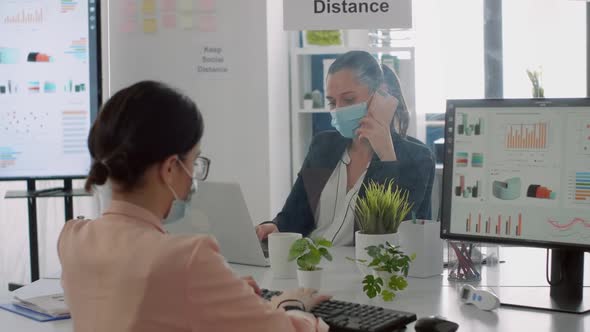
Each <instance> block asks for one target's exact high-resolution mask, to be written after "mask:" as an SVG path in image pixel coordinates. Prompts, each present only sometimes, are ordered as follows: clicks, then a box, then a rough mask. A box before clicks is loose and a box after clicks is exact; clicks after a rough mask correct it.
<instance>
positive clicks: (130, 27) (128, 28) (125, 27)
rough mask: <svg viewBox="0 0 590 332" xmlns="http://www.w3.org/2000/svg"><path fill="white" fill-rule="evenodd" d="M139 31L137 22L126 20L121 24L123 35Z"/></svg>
mask: <svg viewBox="0 0 590 332" xmlns="http://www.w3.org/2000/svg"><path fill="white" fill-rule="evenodd" d="M135 31H137V21H135V20H125V21H123V22H121V32H123V33H131V32H135Z"/></svg>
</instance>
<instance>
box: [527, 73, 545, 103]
mask: <svg viewBox="0 0 590 332" xmlns="http://www.w3.org/2000/svg"><path fill="white" fill-rule="evenodd" d="M526 73H527V75H528V77H529V80H531V84H532V85H533V98H545V89H543V87H542V86H541V78H542V75H543V72H542V70H541V69H539V70H530V69H527V70H526Z"/></svg>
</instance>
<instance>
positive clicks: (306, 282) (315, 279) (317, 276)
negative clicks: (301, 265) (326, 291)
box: [297, 268, 324, 289]
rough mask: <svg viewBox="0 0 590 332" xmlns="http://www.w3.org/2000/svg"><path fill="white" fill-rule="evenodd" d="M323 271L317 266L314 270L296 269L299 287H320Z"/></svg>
mask: <svg viewBox="0 0 590 332" xmlns="http://www.w3.org/2000/svg"><path fill="white" fill-rule="evenodd" d="M323 272H324V271H323V270H322V269H321V268H318V269H317V270H315V271H302V270H299V269H297V282H298V283H299V287H303V288H313V289H321V288H322V275H323Z"/></svg>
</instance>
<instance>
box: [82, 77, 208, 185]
mask: <svg viewBox="0 0 590 332" xmlns="http://www.w3.org/2000/svg"><path fill="white" fill-rule="evenodd" d="M203 130H204V123H203V117H202V115H201V113H200V112H199V110H198V108H197V106H196V105H195V103H194V102H193V101H192V100H191V99H190V98H188V97H187V96H185V95H183V94H181V93H180V92H178V91H176V90H174V89H172V88H170V87H169V86H167V85H165V84H163V83H160V82H154V81H142V82H139V83H136V84H133V85H131V86H129V87H127V88H124V89H122V90H120V91H119V92H117V93H116V94H114V95H113V96H112V97H111V98H110V99H109V100H108V101H107V102H106V104H105V105H104V106H103V108H102V110H101V111H100V113H99V114H98V117H97V119H96V121H95V122H94V124H93V125H92V128H91V129H90V134H89V136H88V149H89V150H90V156H91V157H92V166H91V168H90V172H89V174H88V178H87V180H86V186H85V188H86V190H88V191H90V190H91V188H92V186H93V185H102V184H104V183H105V182H106V181H107V179H108V178H111V179H112V180H114V181H115V182H117V184H119V185H121V186H122V189H123V190H126V191H129V190H132V189H134V188H135V187H136V186H137V185H138V184H139V181H140V180H141V178H142V176H143V174H144V172H145V171H146V169H147V168H148V167H150V166H151V165H153V164H155V163H157V162H160V161H163V160H164V159H166V158H168V157H170V156H172V155H179V156H180V158H181V159H182V158H184V157H185V155H186V153H188V152H189V151H190V150H191V149H192V148H193V147H194V146H195V145H196V144H197V143H198V142H199V141H200V140H201V137H202V136H203Z"/></svg>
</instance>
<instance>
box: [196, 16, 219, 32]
mask: <svg viewBox="0 0 590 332" xmlns="http://www.w3.org/2000/svg"><path fill="white" fill-rule="evenodd" d="M198 26H199V31H201V32H215V31H217V16H215V15H199V18H198Z"/></svg>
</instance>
